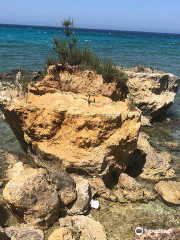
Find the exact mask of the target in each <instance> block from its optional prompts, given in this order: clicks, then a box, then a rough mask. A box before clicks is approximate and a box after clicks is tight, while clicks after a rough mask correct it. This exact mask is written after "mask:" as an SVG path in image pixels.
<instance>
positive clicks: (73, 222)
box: [48, 216, 107, 240]
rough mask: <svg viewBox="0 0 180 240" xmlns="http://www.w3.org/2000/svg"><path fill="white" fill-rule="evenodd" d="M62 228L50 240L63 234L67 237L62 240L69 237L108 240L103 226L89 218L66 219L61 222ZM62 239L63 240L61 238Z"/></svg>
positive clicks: (86, 239)
mask: <svg viewBox="0 0 180 240" xmlns="http://www.w3.org/2000/svg"><path fill="white" fill-rule="evenodd" d="M59 223H60V228H59V229H58V230H55V232H54V233H52V235H51V236H50V238H49V239H48V240H55V239H58V238H55V236H58V235H59V236H62V232H63V233H65V235H64V236H63V237H62V240H66V239H68V238H67V235H69V237H70V238H69V239H70V240H71V239H72V240H75V239H80V240H100V239H101V240H106V239H107V238H106V233H105V231H104V228H103V226H102V225H101V224H100V223H99V222H97V221H95V220H94V219H92V218H91V217H88V216H73V217H66V218H62V219H60V220H59ZM53 237H54V238H53ZM59 239H61V238H59Z"/></svg>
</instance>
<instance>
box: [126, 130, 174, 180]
mask: <svg viewBox="0 0 180 240" xmlns="http://www.w3.org/2000/svg"><path fill="white" fill-rule="evenodd" d="M148 139H149V136H148V135H147V134H145V133H143V132H141V133H140V134H139V138H138V144H137V151H136V153H135V155H134V156H133V159H132V161H131V162H130V165H129V167H128V168H129V169H128V174H130V175H135V176H136V177H137V176H139V177H140V178H142V179H145V180H148V181H151V182H158V181H160V180H164V179H172V178H174V177H175V172H174V170H173V169H172V168H171V162H172V159H171V157H170V155H169V154H168V153H166V152H160V153H159V152H157V151H156V150H155V149H154V148H153V147H152V146H151V145H150V143H149V142H148Z"/></svg>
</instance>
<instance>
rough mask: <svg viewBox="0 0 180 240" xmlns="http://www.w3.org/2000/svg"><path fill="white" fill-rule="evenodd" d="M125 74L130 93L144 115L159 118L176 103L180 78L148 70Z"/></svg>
mask: <svg viewBox="0 0 180 240" xmlns="http://www.w3.org/2000/svg"><path fill="white" fill-rule="evenodd" d="M125 73H126V75H127V76H128V89H129V93H130V95H131V96H132V98H133V101H134V103H135V105H136V106H137V107H138V108H139V109H141V110H142V113H143V115H146V116H149V117H150V118H154V117H157V116H159V115H161V114H162V113H164V112H165V111H166V110H167V109H168V108H169V107H170V106H171V105H172V104H173V103H174V100H175V96H176V93H177V91H178V87H179V77H177V76H175V75H172V74H169V73H165V72H160V71H157V70H152V69H147V68H142V69H140V68H139V69H138V68H133V69H126V70H125Z"/></svg>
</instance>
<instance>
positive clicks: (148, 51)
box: [0, 25, 180, 75]
mask: <svg viewBox="0 0 180 240" xmlns="http://www.w3.org/2000/svg"><path fill="white" fill-rule="evenodd" d="M60 34H62V29H60V28H53V27H33V26H13V25H0V73H2V72H5V71H9V70H11V69H13V68H22V69H30V70H42V69H43V68H44V66H45V59H46V58H47V57H48V56H50V55H53V54H54V51H53V41H52V40H53V37H58V36H59V35H60ZM76 37H77V38H78V39H79V43H78V44H79V45H80V46H83V45H88V46H89V47H90V48H91V49H92V50H93V51H94V52H96V53H97V54H99V55H100V56H101V57H102V58H111V59H112V60H113V62H114V63H115V64H117V65H121V66H123V67H133V66H135V65H143V66H146V67H153V68H156V69H159V70H164V71H167V72H171V73H174V74H177V75H180V35H177V34H162V33H143V32H124V31H111V30H91V29H77V31H76Z"/></svg>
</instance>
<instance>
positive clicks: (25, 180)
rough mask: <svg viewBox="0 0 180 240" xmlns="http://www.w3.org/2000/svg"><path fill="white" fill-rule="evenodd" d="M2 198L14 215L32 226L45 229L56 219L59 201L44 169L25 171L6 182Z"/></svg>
mask: <svg viewBox="0 0 180 240" xmlns="http://www.w3.org/2000/svg"><path fill="white" fill-rule="evenodd" d="M3 197H4V199H5V200H6V202H7V203H8V205H9V206H10V208H11V209H12V211H13V212H14V213H15V214H16V215H18V216H19V217H21V218H23V219H24V221H25V222H27V223H28V224H31V225H33V226H36V227H40V228H47V227H48V226H49V225H50V224H52V223H54V221H55V220H56V219H57V217H58V213H59V207H60V199H59V197H58V193H57V191H56V190H55V189H54V188H53V186H52V185H50V184H49V181H48V180H47V172H46V171H45V170H44V169H32V168H28V169H25V170H24V171H23V172H21V174H20V175H19V176H18V177H16V178H13V179H12V180H11V181H9V182H8V184H7V185H6V187H5V189H4V191H3Z"/></svg>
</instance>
